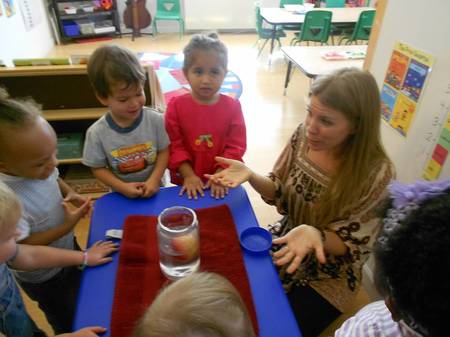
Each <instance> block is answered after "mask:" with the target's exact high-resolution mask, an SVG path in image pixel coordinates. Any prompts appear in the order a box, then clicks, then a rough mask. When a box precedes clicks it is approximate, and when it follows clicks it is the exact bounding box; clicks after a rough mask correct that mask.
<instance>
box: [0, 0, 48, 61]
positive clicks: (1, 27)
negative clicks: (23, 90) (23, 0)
mask: <svg viewBox="0 0 450 337" xmlns="http://www.w3.org/2000/svg"><path fill="white" fill-rule="evenodd" d="M29 1H32V2H34V3H33V4H32V6H31V7H32V8H33V9H34V10H35V11H37V12H36V17H40V20H39V23H38V24H37V25H36V26H35V27H33V28H31V29H30V30H29V31H27V30H26V29H25V24H24V19H23V16H22V12H21V9H20V6H19V0H16V1H14V4H15V8H16V14H14V15H13V16H10V17H7V16H6V13H5V10H4V6H3V3H2V4H1V6H2V9H3V15H2V16H0V60H3V61H4V62H5V64H7V65H12V63H11V60H12V59H13V58H30V57H45V56H46V55H47V53H48V52H49V51H50V49H51V48H52V47H53V46H54V41H53V37H52V33H51V31H50V27H49V24H48V19H47V12H46V8H45V6H44V0H29Z"/></svg>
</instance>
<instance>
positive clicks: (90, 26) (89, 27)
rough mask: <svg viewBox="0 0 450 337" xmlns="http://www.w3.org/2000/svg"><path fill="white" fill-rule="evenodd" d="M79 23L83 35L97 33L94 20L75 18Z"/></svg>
mask: <svg viewBox="0 0 450 337" xmlns="http://www.w3.org/2000/svg"><path fill="white" fill-rule="evenodd" d="M75 22H76V23H77V25H78V27H79V29H80V32H81V34H83V35H89V34H95V27H94V22H92V21H91V20H88V19H81V20H75Z"/></svg>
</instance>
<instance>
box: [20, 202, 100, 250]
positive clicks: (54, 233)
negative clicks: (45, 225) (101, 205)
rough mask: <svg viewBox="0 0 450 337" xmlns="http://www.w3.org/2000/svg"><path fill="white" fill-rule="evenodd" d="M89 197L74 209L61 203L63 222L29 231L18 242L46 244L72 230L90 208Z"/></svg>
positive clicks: (65, 203)
mask: <svg viewBox="0 0 450 337" xmlns="http://www.w3.org/2000/svg"><path fill="white" fill-rule="evenodd" d="M90 205H91V199H87V200H86V201H85V202H84V204H82V205H81V206H80V207H78V208H76V209H70V207H69V205H68V204H67V202H65V201H64V202H63V203H62V207H63V208H64V222H63V223H62V224H61V225H59V226H56V227H53V228H50V229H48V230H46V231H42V232H35V233H31V234H30V235H29V236H27V237H26V238H24V239H23V240H20V241H19V242H20V243H23V244H28V245H45V246H46V245H48V244H50V243H52V242H53V241H56V240H58V239H59V238H60V237H62V236H64V235H66V234H67V233H69V232H70V231H72V230H73V228H74V227H75V225H76V224H77V223H78V221H79V220H80V219H81V218H82V217H83V216H85V215H86V214H87V212H88V211H89V209H90Z"/></svg>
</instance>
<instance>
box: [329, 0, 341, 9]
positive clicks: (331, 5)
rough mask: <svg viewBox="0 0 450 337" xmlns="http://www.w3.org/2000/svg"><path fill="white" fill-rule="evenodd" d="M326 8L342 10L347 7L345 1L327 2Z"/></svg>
mask: <svg viewBox="0 0 450 337" xmlns="http://www.w3.org/2000/svg"><path fill="white" fill-rule="evenodd" d="M325 7H327V8H342V7H345V0H326V1H325Z"/></svg>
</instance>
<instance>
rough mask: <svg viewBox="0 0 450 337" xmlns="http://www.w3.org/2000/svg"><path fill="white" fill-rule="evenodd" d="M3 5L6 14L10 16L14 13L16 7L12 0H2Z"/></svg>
mask: <svg viewBox="0 0 450 337" xmlns="http://www.w3.org/2000/svg"><path fill="white" fill-rule="evenodd" d="M3 7H4V8H5V14H6V16H8V17H10V16H13V15H14V14H16V7H15V6H14V0H3Z"/></svg>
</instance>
